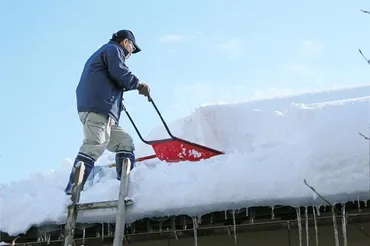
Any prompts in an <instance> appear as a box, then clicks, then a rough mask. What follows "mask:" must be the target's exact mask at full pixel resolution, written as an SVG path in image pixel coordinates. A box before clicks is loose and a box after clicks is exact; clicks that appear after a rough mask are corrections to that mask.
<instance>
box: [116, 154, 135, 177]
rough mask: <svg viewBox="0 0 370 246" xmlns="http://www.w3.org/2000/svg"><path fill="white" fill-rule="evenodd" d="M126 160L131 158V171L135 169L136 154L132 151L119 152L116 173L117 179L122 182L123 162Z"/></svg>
mask: <svg viewBox="0 0 370 246" xmlns="http://www.w3.org/2000/svg"><path fill="white" fill-rule="evenodd" d="M125 158H129V159H130V161H131V169H130V170H132V169H133V168H134V165H135V154H134V152H131V151H119V152H117V153H116V173H117V179H118V180H121V175H122V167H123V160H124V159H125Z"/></svg>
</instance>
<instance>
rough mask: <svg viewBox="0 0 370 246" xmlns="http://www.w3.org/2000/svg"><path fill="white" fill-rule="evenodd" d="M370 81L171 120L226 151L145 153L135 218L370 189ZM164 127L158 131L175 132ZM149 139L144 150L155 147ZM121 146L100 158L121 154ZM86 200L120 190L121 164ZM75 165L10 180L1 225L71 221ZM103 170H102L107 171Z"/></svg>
mask: <svg viewBox="0 0 370 246" xmlns="http://www.w3.org/2000/svg"><path fill="white" fill-rule="evenodd" d="M369 91H370V85H369V86H362V87H353V88H346V89H338V90H332V91H326V92H316V93H308V94H302V95H296V96H290V97H284V98H274V99H268V100H259V101H252V102H239V103H230V104H217V105H207V106H201V107H198V108H196V109H195V110H194V111H193V112H192V113H191V114H190V115H188V116H186V117H184V118H182V119H179V120H177V121H175V122H173V123H171V124H169V127H170V128H171V130H172V132H173V133H174V135H175V136H178V137H181V138H184V139H186V140H190V141H193V142H196V143H199V144H203V145H206V146H209V147H213V148H216V149H219V150H222V151H225V153H226V154H225V155H222V156H217V157H214V158H212V159H208V160H203V161H200V162H197V163H192V162H181V163H175V164H167V163H165V162H160V161H158V160H151V161H145V162H141V163H138V165H137V167H135V169H134V170H133V171H132V172H131V176H130V188H129V194H130V196H132V197H133V199H134V202H135V203H134V205H133V206H131V207H130V208H129V210H128V215H127V218H128V222H132V221H135V220H137V219H140V218H143V217H150V216H163V215H172V214H173V215H176V214H188V215H199V214H203V213H207V212H211V211H216V210H225V209H234V208H240V207H250V206H258V205H260V206H269V205H271V206H273V205H275V204H279V205H290V206H305V205H321V204H324V202H323V201H322V200H321V199H320V198H318V197H316V196H315V195H314V194H313V193H312V191H311V190H310V189H308V188H307V187H306V186H305V185H304V183H303V180H304V179H307V181H308V182H309V183H310V185H312V186H313V187H315V189H316V190H317V191H319V192H320V194H321V195H323V196H325V197H326V198H327V199H328V200H329V201H330V202H333V203H334V202H346V201H351V200H357V199H359V200H367V199H369V141H368V140H365V139H364V138H363V137H361V136H360V135H359V134H358V133H359V132H361V133H364V134H368V132H369V99H370V97H369ZM166 136H167V135H166V132H165V131H164V129H163V127H162V126H160V127H158V128H155V129H153V130H152V131H151V132H150V133H149V135H148V136H147V138H148V139H155V138H163V137H166ZM152 153H153V151H152V149H151V148H150V146H146V145H141V146H139V148H138V151H137V156H142V155H146V154H152ZM112 157H113V156H112V154H111V153H107V154H106V155H105V156H104V157H102V158H101V159H100V163H107V162H111V161H112V160H113V158H112ZM104 170H105V171H104V172H102V174H104V175H103V177H100V178H98V177H99V175H97V178H96V180H95V181H94V183H93V185H92V186H90V187H88V189H87V190H86V191H84V192H83V193H82V194H81V201H80V202H94V201H95V202H96V201H107V200H116V199H117V197H118V188H119V182H118V181H117V180H116V179H115V173H114V172H115V170H114V169H104ZM69 172H70V167H69V166H68V167H65V168H63V169H60V170H56V171H52V172H50V173H46V174H40V173H37V174H33V175H31V176H30V178H29V179H27V180H20V181H17V182H13V183H11V184H3V185H1V186H0V196H1V200H0V221H1V223H0V231H3V232H6V233H9V234H10V235H16V234H19V233H22V232H25V231H27V230H28V228H29V227H30V226H31V225H33V224H38V223H44V222H45V223H46V222H47V223H50V222H55V223H64V222H65V218H66V206H67V204H68V203H69V197H67V196H65V195H64V192H63V189H64V188H65V185H66V181H67V179H68V175H69ZM98 179H99V180H98ZM114 220H115V210H111V211H110V212H107V211H105V212H104V213H102V211H81V212H79V217H78V221H79V222H110V221H114Z"/></svg>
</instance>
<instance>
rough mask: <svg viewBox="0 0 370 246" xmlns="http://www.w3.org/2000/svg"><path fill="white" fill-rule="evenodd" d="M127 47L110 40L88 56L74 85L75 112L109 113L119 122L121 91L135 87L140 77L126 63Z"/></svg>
mask: <svg viewBox="0 0 370 246" xmlns="http://www.w3.org/2000/svg"><path fill="white" fill-rule="evenodd" d="M126 52H127V51H126V50H125V49H124V48H123V47H122V46H121V45H120V44H119V43H117V42H115V41H109V42H108V43H106V44H104V45H103V46H102V47H100V48H99V49H98V50H97V51H95V53H94V54H92V56H91V57H90V58H89V59H88V60H87V62H86V64H85V66H84V69H83V72H82V75H81V78H80V82H79V84H78V86H77V89H76V97H77V110H78V112H87V111H89V112H96V113H101V114H105V115H110V116H112V117H113V118H114V119H115V120H116V122H117V123H118V121H119V118H120V115H121V111H122V109H123V108H122V106H123V105H122V99H123V91H124V90H125V91H129V90H134V89H137V87H138V84H139V79H138V78H137V77H136V76H135V75H133V74H132V73H131V72H130V71H129V69H128V67H127V66H126V64H125V54H126Z"/></svg>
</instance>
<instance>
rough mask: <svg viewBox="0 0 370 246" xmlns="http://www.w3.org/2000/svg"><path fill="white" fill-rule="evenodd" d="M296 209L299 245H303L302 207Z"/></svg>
mask: <svg viewBox="0 0 370 246" xmlns="http://www.w3.org/2000/svg"><path fill="white" fill-rule="evenodd" d="M296 210H297V223H298V236H299V246H302V220H301V211H300V208H296Z"/></svg>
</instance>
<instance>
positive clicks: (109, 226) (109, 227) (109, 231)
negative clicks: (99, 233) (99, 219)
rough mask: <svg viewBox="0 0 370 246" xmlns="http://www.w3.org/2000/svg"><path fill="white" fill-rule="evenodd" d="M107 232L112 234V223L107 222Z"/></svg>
mask: <svg viewBox="0 0 370 246" xmlns="http://www.w3.org/2000/svg"><path fill="white" fill-rule="evenodd" d="M107 226H108V227H107V233H108V236H112V228H111V225H110V224H109V223H108V224H107Z"/></svg>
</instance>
